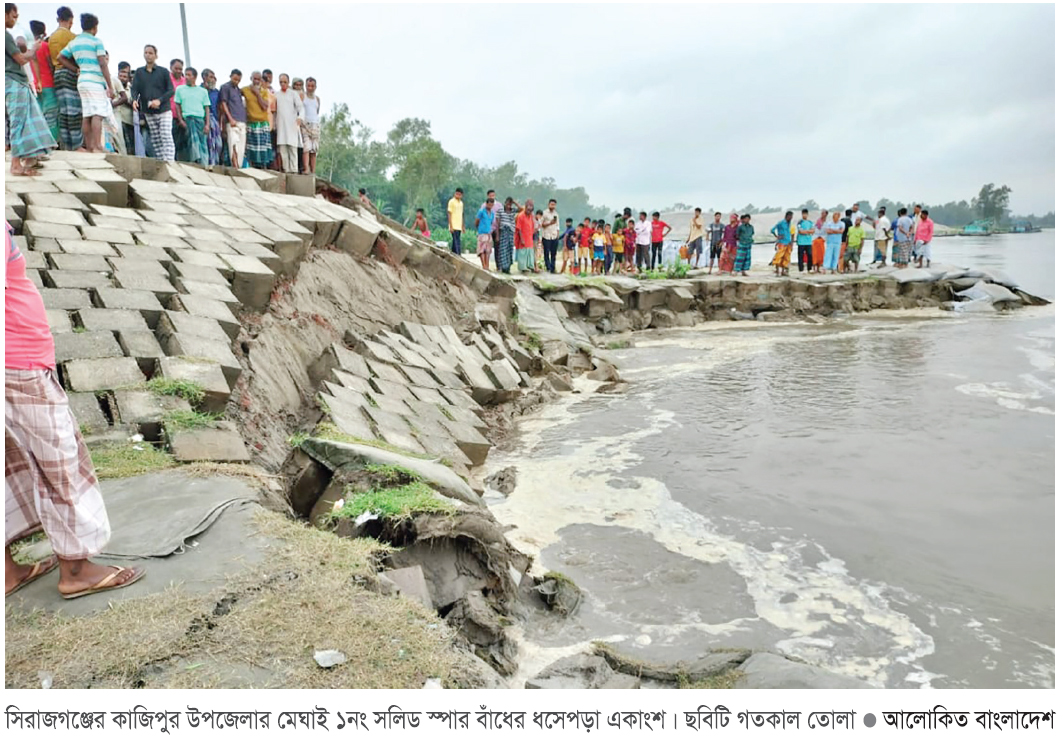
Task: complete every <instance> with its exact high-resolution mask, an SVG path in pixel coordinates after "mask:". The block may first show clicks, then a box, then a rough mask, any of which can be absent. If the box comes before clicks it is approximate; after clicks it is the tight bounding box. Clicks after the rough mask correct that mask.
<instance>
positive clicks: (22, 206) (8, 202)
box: [4, 191, 29, 219]
mask: <svg viewBox="0 0 1063 743" xmlns="http://www.w3.org/2000/svg"><path fill="white" fill-rule="evenodd" d="M28 196H29V194H27V197H28ZM4 207H5V208H7V209H10V210H12V211H13V212H15V214H17V215H18V217H19V219H25V218H26V202H25V201H24V200H23V199H22V197H21V196H19V195H18V194H16V193H11V192H10V191H4Z"/></svg>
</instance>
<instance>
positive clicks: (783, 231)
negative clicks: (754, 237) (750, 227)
mask: <svg viewBox="0 0 1063 743" xmlns="http://www.w3.org/2000/svg"><path fill="white" fill-rule="evenodd" d="M771 234H773V235H775V239H776V241H778V242H779V243H781V244H783V245H789V244H790V223H789V222H787V221H786V220H785V219H783V220H781V221H780V222H779V224H777V225H775V226H774V227H772V228H771Z"/></svg>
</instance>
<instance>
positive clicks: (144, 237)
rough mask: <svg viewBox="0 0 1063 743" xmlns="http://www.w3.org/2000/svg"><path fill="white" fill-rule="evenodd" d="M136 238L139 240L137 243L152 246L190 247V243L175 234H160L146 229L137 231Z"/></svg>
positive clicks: (181, 248) (179, 248)
mask: <svg viewBox="0 0 1063 743" xmlns="http://www.w3.org/2000/svg"><path fill="white" fill-rule="evenodd" d="M134 238H135V239H136V241H137V245H147V246H148V247H152V248H164V249H165V248H175V249H178V250H185V249H187V248H188V247H189V245H188V243H187V242H185V241H184V240H183V239H182V238H180V237H175V236H173V235H159V234H155V233H152V232H146V231H145V232H137V233H135V234H134Z"/></svg>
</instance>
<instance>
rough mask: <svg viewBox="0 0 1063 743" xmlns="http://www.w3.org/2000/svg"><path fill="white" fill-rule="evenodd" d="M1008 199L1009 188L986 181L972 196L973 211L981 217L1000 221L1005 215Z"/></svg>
mask: <svg viewBox="0 0 1063 743" xmlns="http://www.w3.org/2000/svg"><path fill="white" fill-rule="evenodd" d="M1010 201H1011V188H1009V187H1008V186H999V187H994V184H992V183H987V184H985V185H984V186H982V189H981V190H980V191H979V192H978V195H977V196H975V197H974V200H973V206H974V211H975V213H976V214H977V215H978V216H979V217H980V218H982V219H992V220H996V221H1001V220H1003V219H1004V218H1005V217H1006V216H1007V213H1008V204H1009V203H1010Z"/></svg>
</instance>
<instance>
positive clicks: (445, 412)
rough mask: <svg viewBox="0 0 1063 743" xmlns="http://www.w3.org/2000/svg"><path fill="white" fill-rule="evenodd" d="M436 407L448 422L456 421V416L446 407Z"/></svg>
mask: <svg viewBox="0 0 1063 743" xmlns="http://www.w3.org/2000/svg"><path fill="white" fill-rule="evenodd" d="M436 407H437V408H439V412H440V413H442V414H443V417H444V418H446V419H447V420H448V421H452V420H454V414H453V413H451V412H450V411H449V410H448V409H447V408H446V407H445V406H443V405H436Z"/></svg>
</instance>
